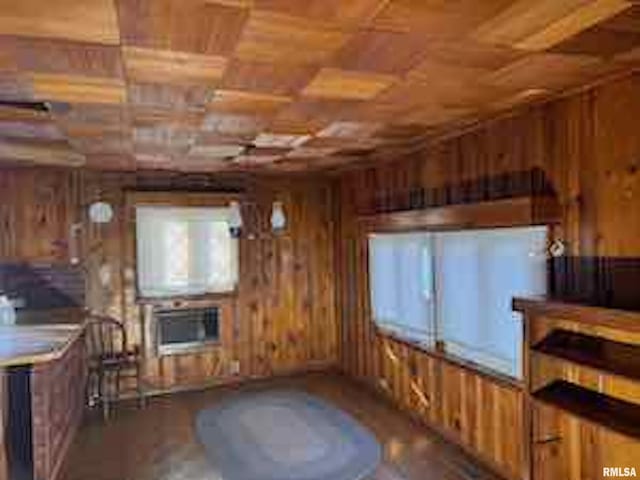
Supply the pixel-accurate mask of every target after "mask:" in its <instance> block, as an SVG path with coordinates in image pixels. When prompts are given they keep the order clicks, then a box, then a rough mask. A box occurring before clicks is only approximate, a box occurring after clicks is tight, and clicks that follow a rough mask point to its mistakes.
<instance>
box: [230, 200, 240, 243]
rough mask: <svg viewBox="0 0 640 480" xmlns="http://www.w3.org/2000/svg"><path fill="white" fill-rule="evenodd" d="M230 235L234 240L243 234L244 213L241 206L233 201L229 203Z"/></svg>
mask: <svg viewBox="0 0 640 480" xmlns="http://www.w3.org/2000/svg"><path fill="white" fill-rule="evenodd" d="M228 222H229V233H230V234H231V236H232V237H233V238H238V237H239V236H240V234H241V233H242V211H241V210H240V204H239V203H238V202H237V201H235V200H233V201H231V202H229V219H228Z"/></svg>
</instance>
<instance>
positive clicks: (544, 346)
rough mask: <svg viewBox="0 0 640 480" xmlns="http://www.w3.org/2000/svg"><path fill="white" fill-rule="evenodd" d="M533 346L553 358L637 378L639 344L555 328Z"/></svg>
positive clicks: (639, 354) (639, 374)
mask: <svg viewBox="0 0 640 480" xmlns="http://www.w3.org/2000/svg"><path fill="white" fill-rule="evenodd" d="M532 348H533V350H534V351H536V352H542V353H544V354H546V355H549V356H551V357H554V358H560V359H562V360H568V361H570V362H573V363H575V364H579V365H584V366H587V367H591V368H595V369H597V370H600V371H602V372H605V373H611V374H614V375H619V376H622V377H626V378H630V379H632V380H640V345H631V344H628V343H622V342H616V341H613V340H609V339H606V338H602V337H594V336H591V335H585V334H583V333H578V332H571V331H569V330H562V329H558V330H553V331H552V332H551V333H549V335H547V336H546V337H544V338H543V339H542V340H541V341H540V342H538V343H537V344H535V345H534V346H533V347H532Z"/></svg>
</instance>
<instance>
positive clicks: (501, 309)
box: [435, 227, 547, 377]
mask: <svg viewBox="0 0 640 480" xmlns="http://www.w3.org/2000/svg"><path fill="white" fill-rule="evenodd" d="M546 237H547V229H546V227H526V228H503V229H494V230H472V231H462V232H443V233H438V234H437V235H436V237H435V267H436V285H437V288H436V292H437V312H438V313H437V321H438V326H437V329H438V339H439V340H442V341H443V342H444V347H445V350H446V351H447V352H449V353H453V354H455V355H457V356H460V357H462V358H465V359H467V360H471V361H473V362H476V363H478V364H480V365H483V366H486V367H489V368H491V369H493V370H496V371H499V372H501V373H505V374H507V375H510V376H513V377H520V376H521V370H522V366H521V363H522V362H521V350H522V349H521V347H522V324H521V322H520V321H519V317H518V315H517V314H516V313H514V312H513V311H512V309H511V300H512V298H513V297H514V296H527V295H541V294H544V293H545V292H546V255H545V246H546Z"/></svg>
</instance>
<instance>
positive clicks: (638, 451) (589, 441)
mask: <svg viewBox="0 0 640 480" xmlns="http://www.w3.org/2000/svg"><path fill="white" fill-rule="evenodd" d="M638 459H640V442H638V440H636V439H634V438H633V437H630V436H626V435H622V434H619V433H616V432H614V431H612V430H611V429H609V428H607V427H604V426H599V425H596V424H594V423H591V422H588V421H586V420H584V419H581V418H580V417H577V416H575V415H572V414H569V413H566V412H564V411H562V410H559V409H557V408H554V407H551V406H548V405H545V404H542V403H537V402H536V403H534V405H533V436H532V460H533V462H532V466H533V478H534V479H535V480H557V479H563V480H589V479H594V480H595V479H602V478H603V476H604V473H603V469H604V468H623V469H624V468H632V467H633V468H635V469H636V470H640V464H639V463H638ZM637 474H640V471H638V472H637ZM612 476H614V475H612ZM615 476H618V475H615Z"/></svg>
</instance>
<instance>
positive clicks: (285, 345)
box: [84, 173, 338, 390]
mask: <svg viewBox="0 0 640 480" xmlns="http://www.w3.org/2000/svg"><path fill="white" fill-rule="evenodd" d="M203 188H204V189H207V190H213V191H221V190H224V189H232V190H237V189H240V190H242V191H244V192H245V193H244V194H243V195H244V198H245V201H244V207H243V217H244V222H245V227H244V233H243V236H242V237H241V240H240V284H239V288H238V292H237V296H236V298H235V299H234V301H233V303H234V315H233V317H234V318H233V335H232V340H231V341H230V342H229V343H228V344H225V345H223V346H222V347H220V348H213V349H211V350H210V351H207V352H203V353H194V354H184V355H171V356H163V357H151V358H147V359H146V360H145V367H144V368H145V381H146V383H147V385H148V387H149V388H150V389H151V390H172V389H181V388H190V387H193V386H202V385H207V384H213V383H218V382H220V381H231V380H240V379H247V378H253V377H268V376H272V375H279V374H286V373H290V372H295V371H301V370H306V369H310V368H324V367H327V366H331V365H334V364H336V362H337V331H338V325H337V323H336V322H337V317H336V314H335V301H334V283H335V281H334V280H335V279H334V272H333V268H334V260H333V238H334V234H333V228H334V227H333V223H334V222H333V211H334V207H333V198H332V193H333V191H332V188H331V185H330V184H329V183H328V182H324V181H300V180H295V181H288V180H273V181H264V182H263V181H257V182H254V181H251V182H245V181H239V180H235V179H233V180H229V181H223V182H222V183H219V184H205V185H203V184H198V183H196V184H193V183H188V182H186V181H185V180H177V181H176V180H175V179H171V178H169V177H165V178H161V177H157V178H152V179H149V178H142V177H141V176H138V177H136V176H132V175H127V174H122V175H118V174H98V173H95V174H93V173H88V174H86V175H85V188H84V195H85V199H84V204H89V203H90V201H92V200H95V199H97V198H101V199H103V200H106V201H109V202H110V203H112V204H113V205H114V206H115V209H116V216H115V219H114V221H113V222H111V223H110V224H108V225H102V226H100V225H87V227H86V229H85V233H86V235H85V237H86V238H85V239H84V244H85V248H86V252H87V254H86V256H85V258H84V262H85V265H86V273H87V279H88V281H87V283H88V289H87V303H88V305H89V306H90V307H91V308H93V309H95V310H98V311H101V312H104V313H108V314H110V315H112V316H114V317H116V318H118V319H121V320H123V321H124V322H125V324H126V325H127V328H128V332H129V336H130V338H132V339H133V341H134V342H136V343H138V342H140V341H142V331H141V321H140V320H141V315H142V313H141V306H140V305H139V304H138V303H137V302H136V289H135V282H136V273H135V235H134V230H135V223H134V218H133V216H131V215H127V214H126V212H125V197H126V192H127V191H128V190H132V189H156V190H183V191H184V190H188V189H191V190H193V189H196V190H202V189H203ZM274 200H280V201H282V202H283V203H284V209H285V213H286V216H287V228H286V230H285V231H284V232H283V233H281V234H277V235H274V234H272V233H271V230H270V223H269V217H270V213H271V205H272V202H273V201H274ZM105 278H106V279H107V281H106V282H105ZM233 360H238V361H239V362H240V374H239V375H238V376H237V377H235V378H232V376H231V374H230V367H229V363H230V362H231V361H233Z"/></svg>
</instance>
